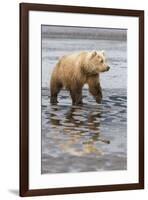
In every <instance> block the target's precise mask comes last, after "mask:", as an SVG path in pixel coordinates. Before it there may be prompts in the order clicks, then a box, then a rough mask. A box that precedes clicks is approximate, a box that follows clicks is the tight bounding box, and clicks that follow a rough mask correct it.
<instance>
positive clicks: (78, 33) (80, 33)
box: [41, 25, 127, 41]
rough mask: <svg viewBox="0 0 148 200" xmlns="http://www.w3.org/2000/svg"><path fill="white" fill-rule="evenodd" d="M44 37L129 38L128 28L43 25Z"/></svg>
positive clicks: (120, 39)
mask: <svg viewBox="0 0 148 200" xmlns="http://www.w3.org/2000/svg"><path fill="white" fill-rule="evenodd" d="M41 31H42V39H48V38H49V39H50V38H53V39H54V38H55V39H82V40H83V39H90V40H91V39H93V40H95V39H96V40H118V41H126V40H127V30H126V29H111V28H92V27H91V28H87V27H71V26H51V25H42V29H41Z"/></svg>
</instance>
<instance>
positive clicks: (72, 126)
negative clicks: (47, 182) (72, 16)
mask: <svg viewBox="0 0 148 200" xmlns="http://www.w3.org/2000/svg"><path fill="white" fill-rule="evenodd" d="M103 94H104V98H103V102H102V104H100V105H99V104H96V103H95V101H94V99H93V98H92V97H91V95H89V93H88V90H87V89H83V98H84V105H83V106H72V105H71V100H70V97H69V93H68V92H67V91H65V90H63V91H61V93H60V95H59V104H58V105H53V106H51V105H50V104H49V96H48V95H49V91H48V89H47V88H43V90H42V173H56V172H81V171H83V172H84V171H100V170H124V169H126V148H127V147H126V139H127V138H126V91H125V90H124V89H121V90H117V89H113V90H110V89H109V90H107V89H106V90H104V91H103ZM117 94H118V95H117Z"/></svg>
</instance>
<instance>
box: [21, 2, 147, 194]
mask: <svg viewBox="0 0 148 200" xmlns="http://www.w3.org/2000/svg"><path fill="white" fill-rule="evenodd" d="M29 11H46V12H50V11H54V12H64V13H83V14H103V15H114V16H132V17H138V18H139V69H140V70H139V182H138V183H132V184H128V183H127V184H117V185H101V186H97V185H96V186H82V187H68V188H50V189H34V190H30V189H29V53H28V52H29V40H28V38H29V33H28V32H29ZM143 188H144V11H142V10H125V9H124V10H123V9H110V8H94V7H77V6H64V5H46V4H29V3H21V4H20V196H22V197H25V196H37V195H57V194H70V193H86V192H105V191H116V190H133V189H143Z"/></svg>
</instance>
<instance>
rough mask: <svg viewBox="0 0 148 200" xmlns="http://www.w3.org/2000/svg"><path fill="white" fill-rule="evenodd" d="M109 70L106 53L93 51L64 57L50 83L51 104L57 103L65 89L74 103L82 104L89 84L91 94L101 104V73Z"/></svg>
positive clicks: (53, 73) (56, 67)
mask: <svg viewBox="0 0 148 200" xmlns="http://www.w3.org/2000/svg"><path fill="white" fill-rule="evenodd" d="M108 70H109V66H108V65H107V63H106V58H105V55H104V52H102V51H91V52H80V53H73V54H70V55H66V56H63V57H62V58H61V59H60V60H59V62H58V63H57V65H56V66H55V68H54V70H53V72H52V76H51V81H50V94H51V98H50V102H51V103H57V102H58V101H57V95H58V93H59V92H60V90H61V89H62V88H63V87H65V88H66V89H67V90H69V91H70V95H71V98H72V103H73V104H75V105H78V104H81V103H82V88H83V86H84V84H86V83H87V84H88V86H89V91H90V93H91V94H92V95H93V96H94V98H95V100H96V102H97V103H101V100H102V89H101V86H100V80H99V73H100V72H105V71H108Z"/></svg>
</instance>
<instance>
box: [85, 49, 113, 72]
mask: <svg viewBox="0 0 148 200" xmlns="http://www.w3.org/2000/svg"><path fill="white" fill-rule="evenodd" d="M109 69H110V67H109V66H108V64H107V62H106V57H105V54H104V51H92V52H89V53H88V54H87V57H86V59H85V64H84V66H83V70H84V71H85V73H86V74H88V75H95V74H99V73H100V72H105V71H108V70H109Z"/></svg>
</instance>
